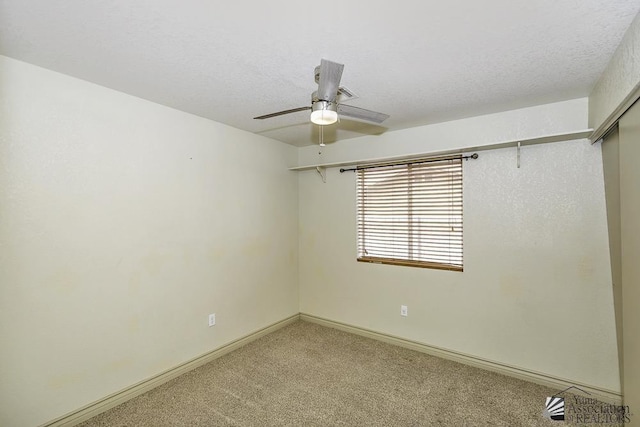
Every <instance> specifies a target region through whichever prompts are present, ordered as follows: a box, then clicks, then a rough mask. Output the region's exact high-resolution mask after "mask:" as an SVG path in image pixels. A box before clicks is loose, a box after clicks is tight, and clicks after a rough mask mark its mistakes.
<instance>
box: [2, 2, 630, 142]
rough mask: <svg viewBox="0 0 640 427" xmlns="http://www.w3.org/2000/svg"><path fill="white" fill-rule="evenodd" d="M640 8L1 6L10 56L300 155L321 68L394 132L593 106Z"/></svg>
mask: <svg viewBox="0 0 640 427" xmlns="http://www.w3.org/2000/svg"><path fill="white" fill-rule="evenodd" d="M639 10H640V0H485V1H471V0H466V1H464V0H448V1H442V0H440V1H432V0H422V1H420V0H415V1H378V0H368V1H362V0H347V1H344V0H343V1H335V0H323V1H317V2H308V1H300V0H270V1H260V2H256V1H253V2H249V1H229V0H226V1H214V0H208V1H205V0H200V1H197V0H181V1H177V0H174V1H169V0H137V1H131V0H93V1H87V0H40V1H38V0H0V53H1V54H3V55H6V56H9V57H12V58H15V59H19V60H22V61H26V62H29V63H32V64H36V65H39V66H42V67H45V68H49V69H52V70H55V71H59V72H62V73H65V74H69V75H72V76H75V77H79V78H81V79H85V80H88V81H91V82H94V83H97V84H100V85H103V86H106V87H110V88H113V89H116V90H119V91H122V92H126V93H129V94H132V95H136V96H139V97H141V98H145V99H148V100H151V101H155V102H158V103H160V104H165V105H168V106H171V107H174V108H176V109H179V110H183V111H187V112H190V113H193V114H197V115H199V116H203V117H207V118H210V119H212V120H215V121H218V122H221V123H225V124H228V125H231V126H234V127H237V128H240V129H244V130H247V131H249V132H254V133H258V134H262V135H265V136H268V137H271V138H274V139H278V140H281V141H284V142H287V143H289V144H293V145H297V146H305V145H310V144H313V143H317V141H318V140H317V126H315V125H311V124H310V123H309V120H308V118H309V114H308V113H307V112H299V113H294V114H289V115H286V116H281V117H277V118H272V119H267V120H264V121H259V120H253V119H252V117H254V116H258V115H262V114H266V113H270V112H275V111H279V110H284V109H289V108H295V107H302V106H307V105H310V102H311V99H310V97H311V92H312V91H314V90H315V89H316V88H317V85H316V83H315V82H314V78H313V70H314V67H315V66H316V65H318V64H319V63H320V59H321V58H326V59H329V60H332V61H335V62H340V63H343V64H345V68H344V73H343V75H342V81H341V85H343V86H345V87H347V88H348V89H350V90H351V91H353V92H354V93H355V94H356V95H358V96H359V98H358V99H355V100H352V101H350V102H349V103H350V104H351V105H354V106H358V107H362V108H367V109H371V110H376V111H381V112H384V113H387V114H390V115H391V118H389V119H388V120H387V121H386V122H384V123H383V125H384V126H383V127H381V126H374V125H370V124H363V123H359V122H356V121H351V120H344V119H343V120H342V121H341V123H339V124H336V125H331V126H328V127H325V140H329V141H331V140H335V139H338V140H342V139H347V138H352V137H356V136H361V135H363V134H376V133H380V132H384V131H389V130H394V129H401V128H406V127H411V126H417V125H423V124H428V123H435V122H441V121H446V120H452V119H456V118H462V117H468V116H473V115H478V114H485V113H490V112H497V111H503V110H508V109H512V108H519V107H525V106H530V105H535V104H541V103H547V102H555V101H562V100H567V99H572V98H578V97H583V96H587V95H588V94H589V92H590V90H591V88H592V87H593V85H594V84H595V82H596V80H597V78H598V77H599V76H600V74H601V73H602V71H603V70H604V67H605V66H606V64H607V63H608V61H609V59H610V58H611V55H612V54H613V52H614V50H615V48H616V47H617V46H618V44H619V43H620V41H621V39H622V36H623V35H624V33H625V31H626V29H627V28H628V27H629V25H630V23H631V21H632V20H633V18H634V17H635V15H636V14H637V13H638V11H639Z"/></svg>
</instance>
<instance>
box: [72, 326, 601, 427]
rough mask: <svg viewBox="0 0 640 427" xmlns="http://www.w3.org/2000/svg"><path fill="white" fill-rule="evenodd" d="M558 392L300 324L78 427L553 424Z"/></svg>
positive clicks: (335, 331) (405, 350)
mask: <svg viewBox="0 0 640 427" xmlns="http://www.w3.org/2000/svg"><path fill="white" fill-rule="evenodd" d="M558 391H559V390H554V389H550V388H547V387H543V386H539V385H536V384H532V383H528V382H525V381H521V380H517V379H514V378H510V377H506V376H503V375H499V374H495V373H492V372H488V371H484V370H481V369H477V368H473V367H469V366H466V365H462V364H459V363H456V362H451V361H448V360H443V359H439V358H437V357H433V356H429V355H426V354H423V353H419V352H415V351H412V350H407V349H404V348H401V347H396V346H393V345H389V344H385V343H381V342H378V341H375V340H372V339H368V338H363V337H360V336H357V335H352V334H349V333H346V332H342V331H338V330H335V329H332V328H327V327H323V326H319V325H316V324H313V323H308V322H303V321H299V322H296V323H294V324H291V325H289V326H287V327H285V328H283V329H280V330H278V331H276V332H274V333H272V334H269V335H267V336H265V337H262V338H260V339H258V340H256V341H254V342H252V343H250V344H248V345H246V346H244V347H242V348H240V349H238V350H236V351H234V352H232V353H229V354H227V355H225V356H223V357H221V358H219V359H217V360H214V361H213V362H211V363H209V364H207V365H204V366H201V367H200V368H197V369H195V370H193V371H191V372H188V373H186V374H184V375H182V376H180V377H178V378H176V379H174V380H172V381H170V382H168V383H166V384H164V385H162V386H160V387H158V388H156V389H154V390H151V391H150V392H148V393H145V394H143V395H140V396H138V397H136V398H134V399H132V400H130V401H128V402H126V403H124V404H122V405H120V406H118V407H115V408H113V409H111V410H109V411H107V412H105V413H103V414H101V415H98V416H96V417H94V418H92V419H90V420H89V421H86V422H85V423H83V424H81V426H83V427H90V426H91V427H92V426H130V427H132V426H154V427H161V426H469V427H471V426H510V427H515V426H556V427H558V426H559V425H564V423H562V422H558V421H551V420H548V419H546V418H544V417H543V416H542V413H543V410H544V409H545V407H544V403H545V398H546V397H547V396H551V395H553V394H554V393H556V392H558ZM568 396H569V395H567V396H566V397H567V400H568V399H569V397H568ZM592 425H593V424H592ZM608 425H609V426H611V425H612V424H608Z"/></svg>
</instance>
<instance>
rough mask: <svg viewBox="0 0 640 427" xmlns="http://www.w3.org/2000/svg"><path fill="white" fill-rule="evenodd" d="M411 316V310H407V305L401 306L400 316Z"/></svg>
mask: <svg viewBox="0 0 640 427" xmlns="http://www.w3.org/2000/svg"><path fill="white" fill-rule="evenodd" d="M408 315H409V309H408V308H407V306H406V305H401V306H400V316H404V317H407V316H408Z"/></svg>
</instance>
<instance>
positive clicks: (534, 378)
mask: <svg viewBox="0 0 640 427" xmlns="http://www.w3.org/2000/svg"><path fill="white" fill-rule="evenodd" d="M300 319H301V320H304V321H307V322H312V323H317V324H319V325H322V326H328V327H330V328H335V329H339V330H342V331H345V332H350V333H353V334H356V335H361V336H364V337H367V338H372V339H375V340H378V341H383V342H386V343H389V344H394V345H398V346H400V347H405V348H408V349H411V350H416V351H419V352H422V353H426V354H430V355H432V356H437V357H441V358H443V359H448V360H452V361H454V362H459V363H464V364H465V365H470V366H475V367H478V368H482V369H485V370H488V371H493V372H496V373H499V374H503V375H507V376H510V377H514V378H518V379H521V380H525V381H529V382H532V383H535V384H540V385H544V386H547V387H551V388H553V389H557V390H558V391H561V390H564V389H566V388H569V387H571V386H574V387H579V388H581V389H582V390H584V391H586V392H587V393H589V394H590V395H589V397H591V398H595V399H598V400H600V401H602V402H606V403H611V404H614V405H621V404H622V396H621V394H620V393H619V392H615V391H613V390H607V389H603V388H600V387H595V386H591V385H588V384H584V383H580V382H575V381H570V380H568V379H565V378H558V377H555V376H553V375H548V374H543V373H540V372H534V371H531V370H528V369H523V368H519V367H517V366H510V365H507V364H504V363H500V362H494V361H491V360H487V359H482V358H480V357H476V356H472V355H469V354H464V353H460V352H457V351H452V350H447V349H444V348H440V347H435V346H431V345H428V344H423V343H420V342H417V341H411V340H408V339H405V338H400V337H396V336H393V335H389V334H384V333H380V332H376V331H372V330H369V329H364V328H360V327H358V326H353V325H348V324H346V323H341V322H336V321H333V320H329V319H324V318H322V317H318V316H314V315H312V314H306V313H300Z"/></svg>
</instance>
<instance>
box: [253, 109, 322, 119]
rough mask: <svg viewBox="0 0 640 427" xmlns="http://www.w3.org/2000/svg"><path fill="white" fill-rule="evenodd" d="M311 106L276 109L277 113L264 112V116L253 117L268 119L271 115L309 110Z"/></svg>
mask: <svg viewBox="0 0 640 427" xmlns="http://www.w3.org/2000/svg"><path fill="white" fill-rule="evenodd" d="M310 109H311V107H298V108H292V109H291V110H284V111H278V112H277V113H271V114H265V115H264V116H258V117H254V119H255V120H263V119H270V118H271V117H277V116H283V115H285V114H289V113H297V112H298V111H305V110H310Z"/></svg>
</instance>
